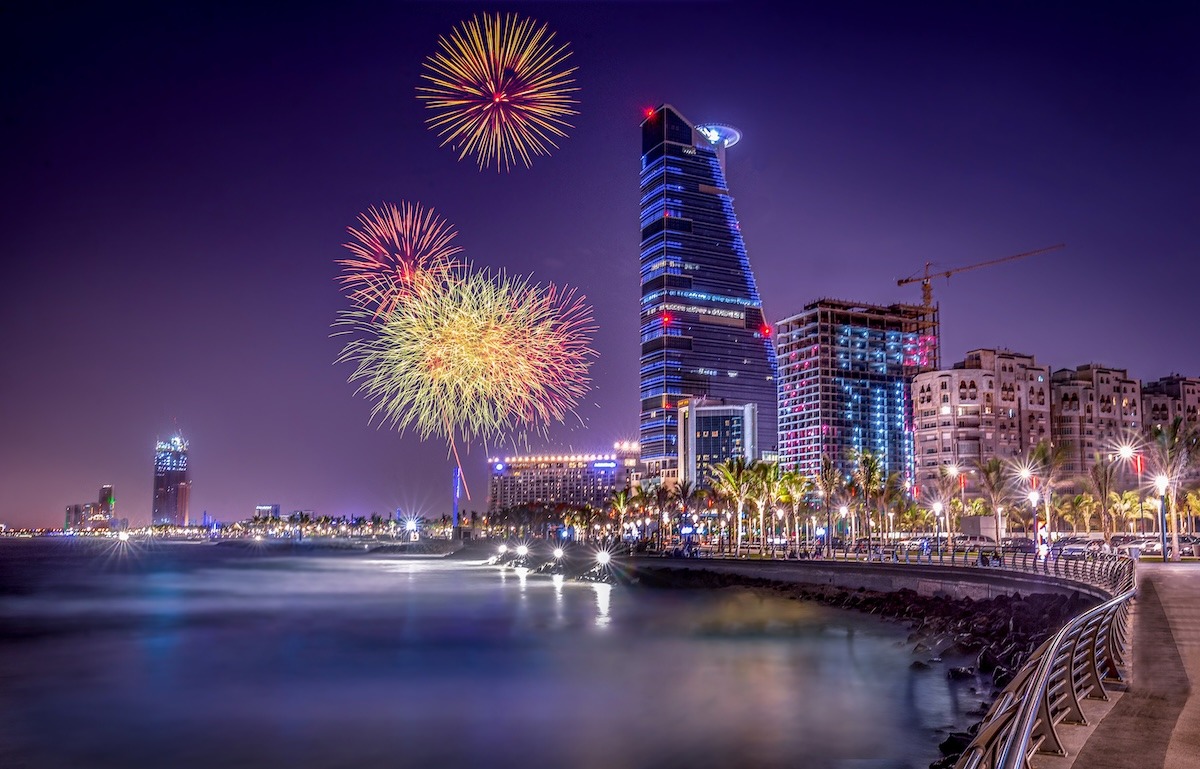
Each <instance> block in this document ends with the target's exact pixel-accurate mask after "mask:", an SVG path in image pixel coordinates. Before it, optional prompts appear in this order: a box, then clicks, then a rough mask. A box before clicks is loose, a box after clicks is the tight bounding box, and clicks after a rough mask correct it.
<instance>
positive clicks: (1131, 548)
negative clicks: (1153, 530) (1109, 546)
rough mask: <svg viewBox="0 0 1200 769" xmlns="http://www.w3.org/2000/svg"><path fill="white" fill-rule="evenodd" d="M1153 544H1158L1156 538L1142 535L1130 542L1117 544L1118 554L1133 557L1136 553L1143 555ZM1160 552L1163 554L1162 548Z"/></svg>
mask: <svg viewBox="0 0 1200 769" xmlns="http://www.w3.org/2000/svg"><path fill="white" fill-rule="evenodd" d="M1152 544H1156V540H1153V539H1149V538H1146V537H1140V538H1138V539H1134V540H1131V541H1129V542H1122V543H1121V544H1119V545H1117V548H1116V552H1117V555H1125V556H1130V557H1132V556H1133V555H1134V554H1135V553H1136V554H1137V555H1142V554H1144V553H1145V552H1146V548H1147V547H1148V546H1150V545H1152ZM1158 552H1159V554H1160V555H1161V554H1162V549H1161V548H1160V549H1159V551H1158Z"/></svg>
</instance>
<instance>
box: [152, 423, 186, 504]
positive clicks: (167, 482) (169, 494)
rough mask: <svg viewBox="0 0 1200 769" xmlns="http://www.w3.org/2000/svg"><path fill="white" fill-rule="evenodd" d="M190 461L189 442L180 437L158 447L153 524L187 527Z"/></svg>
mask: <svg viewBox="0 0 1200 769" xmlns="http://www.w3.org/2000/svg"><path fill="white" fill-rule="evenodd" d="M187 460H188V444H187V441H185V440H184V439H183V438H181V437H179V436H178V435H176V436H175V437H174V438H172V439H171V440H169V441H158V443H157V444H155V447H154V507H153V508H152V513H151V515H150V520H151V522H153V523H154V524H156V525H157V524H168V525H171V526H187V525H188V497H189V496H190V494H191V490H192V483H191V481H190V480H188V466H187Z"/></svg>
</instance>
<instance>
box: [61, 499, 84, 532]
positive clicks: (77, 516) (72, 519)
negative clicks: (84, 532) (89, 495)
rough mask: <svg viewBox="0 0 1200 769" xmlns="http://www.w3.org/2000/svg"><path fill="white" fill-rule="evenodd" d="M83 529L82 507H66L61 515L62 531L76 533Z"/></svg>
mask: <svg viewBox="0 0 1200 769" xmlns="http://www.w3.org/2000/svg"><path fill="white" fill-rule="evenodd" d="M82 528H83V505H82V504H78V505H67V511H66V513H65V514H64V515H63V529H64V530H75V531H78V530H80V529H82Z"/></svg>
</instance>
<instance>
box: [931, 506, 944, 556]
mask: <svg viewBox="0 0 1200 769" xmlns="http://www.w3.org/2000/svg"><path fill="white" fill-rule="evenodd" d="M941 522H942V503H941V502H934V503H933V546H934V547H936V548H937V552H938V560H939V561H940V560H942V530H941Z"/></svg>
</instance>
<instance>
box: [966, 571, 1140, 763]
mask: <svg viewBox="0 0 1200 769" xmlns="http://www.w3.org/2000/svg"><path fill="white" fill-rule="evenodd" d="M1035 560H1036V559H1035ZM1063 560H1067V561H1068V562H1071V561H1074V560H1075V559H1061V558H1060V559H1058V561H1063ZM1090 561H1091V563H1090V565H1089V562H1088V561H1083V562H1082V563H1079V564H1077V565H1072V564H1065V565H1064V568H1063V571H1064V572H1073V573H1057V572H1054V571H1045V570H1044V569H1045V568H1046V566H1047V565H1046V564H1044V563H1043V564H1041V567H1042V568H1039V569H1038V572H1039V573H1044V574H1051V575H1053V576H1065V577H1067V578H1069V579H1081V580H1083V581H1089V582H1091V581H1092V579H1093V578H1096V579H1097V580H1098V581H1096V582H1093V584H1097V585H1098V586H1105V587H1107V589H1109V591H1110V593H1111V594H1113V597H1112V598H1110V599H1109V600H1107V601H1105V602H1104V603H1102V604H1100V605H1099V606H1096V607H1095V608H1092V609H1089V610H1088V611H1086V612H1084V613H1083V614H1080V615H1079V616H1078V617H1075V618H1074V619H1073V620H1071V621H1070V622H1068V623H1067V625H1066V626H1065V627H1064V628H1063V629H1062V630H1060V631H1058V633H1056V634H1055V635H1054V636H1053V637H1051V638H1050V639H1048V640H1047V641H1046V642H1045V643H1043V644H1042V645H1041V646H1040V647H1039V648H1038V649H1037V650H1036V651H1035V652H1034V653H1033V655H1032V656H1031V657H1030V659H1029V661H1028V662H1026V663H1025V666H1024V667H1022V668H1021V669H1020V670H1019V671H1018V672H1017V675H1016V676H1015V677H1014V678H1013V680H1012V681H1011V682H1010V683H1009V684H1008V686H1006V687H1005V688H1004V691H1002V692H1001V693H1000V696H999V697H997V698H996V701H995V702H994V703H992V707H991V708H990V709H989V710H988V713H987V715H986V716H985V717H984V719H983V722H982V723H981V724H980V727H979V731H978V732H977V733H976V735H975V738H974V740H972V741H971V744H970V745H968V746H967V749H966V751H964V752H963V754H962V756H961V757H960V758H959V760H958V762H957V763H956V764H955V769H1026V768H1027V767H1028V766H1029V759H1030V756H1032V755H1033V754H1034V753H1048V754H1051V755H1059V756H1062V755H1066V752H1065V750H1064V749H1063V744H1062V741H1061V740H1060V739H1059V737H1058V731H1057V726H1058V725H1059V724H1062V723H1068V724H1084V725H1086V723H1087V719H1086V718H1084V715H1083V711H1082V709H1081V708H1080V701H1081V700H1084V699H1100V700H1107V699H1108V695H1107V694H1106V692H1105V690H1104V682H1105V681H1119V680H1121V674H1120V670H1119V668H1120V666H1121V665H1122V664H1123V659H1122V652H1123V650H1124V648H1125V643H1126V640H1127V632H1128V627H1127V625H1128V614H1129V599H1131V598H1132V597H1133V596H1134V594H1135V592H1136V589H1135V583H1134V564H1133V561H1131V560H1130V559H1128V558H1124V557H1121V556H1109V555H1102V556H1097V557H1095V558H1093V559H1090ZM1057 566H1058V564H1057V563H1056V564H1055V567H1057ZM1076 566H1077V567H1078V568H1076Z"/></svg>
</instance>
